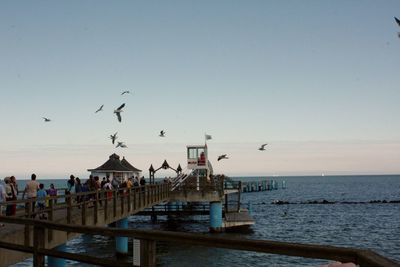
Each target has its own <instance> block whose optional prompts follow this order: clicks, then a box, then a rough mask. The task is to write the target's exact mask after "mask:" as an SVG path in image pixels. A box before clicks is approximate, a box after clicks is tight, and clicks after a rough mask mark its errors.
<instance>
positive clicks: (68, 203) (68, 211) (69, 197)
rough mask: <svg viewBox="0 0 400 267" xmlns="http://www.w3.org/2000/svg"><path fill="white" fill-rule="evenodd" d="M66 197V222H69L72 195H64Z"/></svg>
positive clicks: (70, 218)
mask: <svg viewBox="0 0 400 267" xmlns="http://www.w3.org/2000/svg"><path fill="white" fill-rule="evenodd" d="M66 197H67V199H66V200H67V223H68V224H70V223H71V220H72V197H71V195H66Z"/></svg>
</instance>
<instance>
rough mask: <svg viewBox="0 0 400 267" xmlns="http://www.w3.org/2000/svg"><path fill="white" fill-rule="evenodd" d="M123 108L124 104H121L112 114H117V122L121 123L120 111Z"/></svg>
mask: <svg viewBox="0 0 400 267" xmlns="http://www.w3.org/2000/svg"><path fill="white" fill-rule="evenodd" d="M124 107H125V103H123V104H122V105H121V106H120V107H119V108H117V109H116V110H114V113H115V114H117V117H118V121H119V122H121V112H122V109H123V108H124Z"/></svg>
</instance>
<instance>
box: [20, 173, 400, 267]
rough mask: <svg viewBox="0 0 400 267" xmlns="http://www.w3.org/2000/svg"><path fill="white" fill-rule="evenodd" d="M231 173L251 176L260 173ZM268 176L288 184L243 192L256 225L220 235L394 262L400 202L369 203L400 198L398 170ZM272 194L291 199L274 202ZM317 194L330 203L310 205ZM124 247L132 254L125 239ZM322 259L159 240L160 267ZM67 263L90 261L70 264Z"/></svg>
mask: <svg viewBox="0 0 400 267" xmlns="http://www.w3.org/2000/svg"><path fill="white" fill-rule="evenodd" d="M234 179H237V180H239V179H240V180H242V181H246V180H248V181H255V180H257V179H266V177H262V178H261V177H235V178H234ZM270 179H271V178H270ZM273 179H274V180H276V181H278V184H279V185H281V184H282V181H283V180H284V181H286V189H281V188H279V189H278V190H273V191H263V192H252V193H243V194H242V204H243V205H244V206H245V207H246V206H248V207H249V208H250V210H251V214H252V216H253V217H254V219H255V221H256V222H255V225H254V226H252V227H251V228H250V229H249V230H248V231H245V232H236V233H221V234H219V235H221V236H236V237H239V238H250V239H264V240H275V241H285V242H300V243H306V244H322V245H323V244H326V245H334V246H343V247H355V248H365V249H371V250H373V251H375V252H377V253H379V254H381V255H383V256H385V257H388V258H390V259H393V260H397V261H400V204H399V203H370V201H383V200H386V201H387V202H389V201H394V200H400V175H385V176H382V175H373V176H324V177H273ZM43 182H44V183H45V184H49V183H50V182H55V183H56V186H58V187H65V184H66V180H53V181H46V180H44V181H43ZM20 189H21V187H20ZM278 200H280V201H285V202H289V203H290V204H285V205H276V204H273V203H274V202H276V201H278ZM323 200H326V201H329V202H335V203H334V204H308V203H309V202H312V201H318V202H321V201H323ZM249 204H250V205H249ZM208 226H209V225H208V218H207V216H197V217H183V218H179V220H175V221H168V220H167V219H166V218H163V217H160V218H159V221H158V223H157V224H152V223H151V222H150V218H149V217H144V216H131V217H130V218H129V227H131V228H139V229H159V230H169V231H182V232H196V233H201V234H205V235H209V233H208ZM214 235H215V234H214ZM130 241H131V240H130ZM114 247H115V244H114V240H113V239H110V238H107V237H102V236H80V237H78V238H75V239H73V240H71V241H69V242H68V243H67V250H68V251H70V252H75V253H84V254H87V255H93V256H98V255H101V256H102V257H106V258H113V257H114ZM129 247H130V252H132V251H131V248H132V244H131V243H130V244H129ZM125 261H128V262H131V261H132V258H131V257H128V258H126V259H125ZM324 263H327V261H324V260H316V259H305V258H299V257H288V256H282V255H271V254H264V253H255V252H245V251H234V250H226V249H214V248H205V247H198V246H188V245H182V244H172V243H163V242H162V243H158V245H157V265H158V266H191V267H197V266H198V267H200V266H221V267H222V266H232V265H233V266H249V267H250V266H320V265H321V264H324ZM31 264H32V260H26V261H24V262H23V263H19V264H18V265H15V266H31ZM68 266H89V265H84V264H81V263H76V262H68Z"/></svg>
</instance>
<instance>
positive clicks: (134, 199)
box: [132, 188, 137, 210]
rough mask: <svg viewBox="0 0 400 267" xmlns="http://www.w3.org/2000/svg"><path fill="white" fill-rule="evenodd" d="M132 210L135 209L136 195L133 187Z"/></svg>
mask: <svg viewBox="0 0 400 267" xmlns="http://www.w3.org/2000/svg"><path fill="white" fill-rule="evenodd" d="M132 191H133V210H136V197H137V193H136V188H133V190H132Z"/></svg>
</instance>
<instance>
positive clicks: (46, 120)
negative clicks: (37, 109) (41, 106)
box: [42, 117, 51, 122]
mask: <svg viewBox="0 0 400 267" xmlns="http://www.w3.org/2000/svg"><path fill="white" fill-rule="evenodd" d="M42 118H43V119H44V122H50V121H51V120H50V119H49V118H46V117H42Z"/></svg>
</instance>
